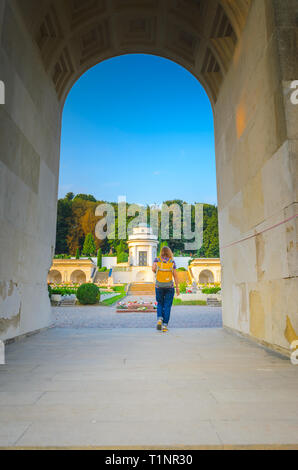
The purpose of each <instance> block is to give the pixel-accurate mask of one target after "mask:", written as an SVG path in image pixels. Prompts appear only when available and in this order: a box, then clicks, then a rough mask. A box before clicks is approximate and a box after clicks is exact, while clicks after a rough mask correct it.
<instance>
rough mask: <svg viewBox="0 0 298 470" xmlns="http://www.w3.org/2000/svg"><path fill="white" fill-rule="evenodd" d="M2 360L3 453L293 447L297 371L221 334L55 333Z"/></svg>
mask: <svg viewBox="0 0 298 470" xmlns="http://www.w3.org/2000/svg"><path fill="white" fill-rule="evenodd" d="M6 357H7V364H6V365H5V366H3V367H1V366H0V423H1V424H0V446H18V447H20V446H21V447H23V446H25V447H26V446H27V447H36V446H37V447H38V446H40V447H48V446H54V447H55V446H58V447H61V446H62V447H75V446H79V447H83V446H95V447H109V446H112V447H113V446H115V447H119V446H128V447H129V446H132V447H140V446H141V447H142V446H147V447H148V446H149V447H150V446H151V447H154V446H161V447H166V446H171V447H174V448H175V447H178V446H198V447H199V446H211V447H212V446H213V447H215V446H222V445H231V446H237V445H243V446H248V445H266V444H270V445H282V444H286V445H290V444H294V445H295V444H298V434H297V431H298V406H297V405H298V396H297V386H298V368H297V367H296V366H293V365H292V364H291V362H290V361H289V359H287V358H284V357H281V356H279V355H277V354H275V353H272V352H270V351H267V350H266V349H264V348H262V347H259V346H257V345H256V344H254V343H251V342H249V341H248V340H246V339H243V338H240V337H238V336H234V335H232V334H231V333H229V332H227V331H225V330H222V329H189V328H187V329H179V328H174V329H172V330H170V332H169V334H166V335H165V334H163V333H161V332H157V331H156V330H154V329H152V330H150V329H149V328H144V329H141V328H136V329H133V328H127V329H125V328H120V329H102V328H98V329H95V328H88V329H66V328H54V329H50V330H48V331H46V332H42V333H40V334H39V335H36V336H32V337H30V338H28V339H26V340H23V341H22V342H19V343H14V344H10V345H8V346H7V348H6ZM23 366H24V370H22V367H23Z"/></svg>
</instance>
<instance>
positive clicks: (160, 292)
mask: <svg viewBox="0 0 298 470" xmlns="http://www.w3.org/2000/svg"><path fill="white" fill-rule="evenodd" d="M155 291H156V302H157V318H162V319H163V322H164V323H165V324H166V325H167V324H168V323H169V321H170V315H171V308H172V305H173V300H174V295H175V289H174V288H170V289H164V288H162V287H156V289H155Z"/></svg>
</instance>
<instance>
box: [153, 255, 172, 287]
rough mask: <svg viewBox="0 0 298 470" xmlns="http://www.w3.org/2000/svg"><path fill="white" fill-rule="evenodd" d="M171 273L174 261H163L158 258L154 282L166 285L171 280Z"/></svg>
mask: <svg viewBox="0 0 298 470" xmlns="http://www.w3.org/2000/svg"><path fill="white" fill-rule="evenodd" d="M173 271H174V261H173V260H172V259H170V260H169V261H163V260H162V259H161V258H158V261H157V271H156V281H157V282H158V283H161V284H167V283H169V282H172V280H173Z"/></svg>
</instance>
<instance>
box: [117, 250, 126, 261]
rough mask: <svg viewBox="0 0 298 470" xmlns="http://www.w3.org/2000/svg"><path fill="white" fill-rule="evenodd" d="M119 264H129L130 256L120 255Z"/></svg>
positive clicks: (118, 257)
mask: <svg viewBox="0 0 298 470" xmlns="http://www.w3.org/2000/svg"><path fill="white" fill-rule="evenodd" d="M117 261H118V263H127V261H128V254H127V253H123V252H122V253H119V255H118V256H117Z"/></svg>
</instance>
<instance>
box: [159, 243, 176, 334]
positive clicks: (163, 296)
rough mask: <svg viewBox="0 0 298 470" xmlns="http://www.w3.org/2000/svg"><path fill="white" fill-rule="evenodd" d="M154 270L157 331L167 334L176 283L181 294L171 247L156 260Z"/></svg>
mask: <svg viewBox="0 0 298 470" xmlns="http://www.w3.org/2000/svg"><path fill="white" fill-rule="evenodd" d="M152 270H153V272H154V273H155V274H156V285H155V287H156V289H155V290H156V301H157V329H158V330H159V331H161V330H162V331H163V332H165V333H166V332H167V331H168V324H169V321H170V316H171V308H172V305H173V300H174V295H175V288H174V281H175V285H176V294H177V295H179V294H180V291H179V285H178V277H177V272H176V264H175V261H174V257H173V253H172V251H171V250H170V248H169V247H167V246H164V247H163V248H162V250H161V253H160V257H159V258H156V259H155V260H154V263H153V267H152Z"/></svg>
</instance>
